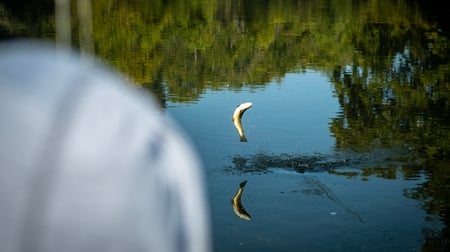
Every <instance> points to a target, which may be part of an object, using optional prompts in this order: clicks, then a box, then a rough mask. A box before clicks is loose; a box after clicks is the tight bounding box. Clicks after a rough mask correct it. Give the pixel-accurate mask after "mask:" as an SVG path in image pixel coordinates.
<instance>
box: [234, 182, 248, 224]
mask: <svg viewBox="0 0 450 252" xmlns="http://www.w3.org/2000/svg"><path fill="white" fill-rule="evenodd" d="M246 184H247V180H245V181H243V182H242V183H241V184H239V189H238V191H237V192H236V194H235V195H234V197H233V200H232V201H231V204H233V211H234V213H235V214H236V215H237V216H239V217H240V218H242V219H245V220H251V219H252V217H251V216H250V214H248V213H247V211H245V209H244V207H243V206H242V204H241V195H242V192H243V191H244V187H245V185H246Z"/></svg>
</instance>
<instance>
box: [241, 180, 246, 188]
mask: <svg viewBox="0 0 450 252" xmlns="http://www.w3.org/2000/svg"><path fill="white" fill-rule="evenodd" d="M246 184H247V180H244V181H242V182H241V183H240V184H239V187H240V188H244V186H245V185H246Z"/></svg>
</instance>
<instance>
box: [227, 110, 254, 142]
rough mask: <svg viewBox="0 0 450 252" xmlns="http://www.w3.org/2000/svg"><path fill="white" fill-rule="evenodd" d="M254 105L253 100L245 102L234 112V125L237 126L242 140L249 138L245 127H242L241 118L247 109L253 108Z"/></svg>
mask: <svg viewBox="0 0 450 252" xmlns="http://www.w3.org/2000/svg"><path fill="white" fill-rule="evenodd" d="M252 106H253V103H251V102H245V103H242V104H240V105H238V106H237V107H236V109H235V110H234V113H233V117H232V118H231V121H233V122H234V126H235V127H236V129H237V131H238V133H239V137H240V140H241V142H247V138H246V137H245V135H244V129H243V128H242V123H241V118H242V115H243V114H244V112H245V111H247V109H249V108H251V107H252Z"/></svg>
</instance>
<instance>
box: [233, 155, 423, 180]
mask: <svg viewBox="0 0 450 252" xmlns="http://www.w3.org/2000/svg"><path fill="white" fill-rule="evenodd" d="M231 163H232V165H230V166H228V167H226V169H225V170H226V171H228V172H230V173H270V172H272V171H273V170H274V169H282V170H286V171H291V172H296V173H304V172H321V171H326V172H328V173H330V174H334V175H340V176H345V177H348V178H354V177H357V176H361V177H362V180H365V179H367V177H369V176H376V177H381V178H385V179H398V174H397V170H398V169H399V167H400V169H402V172H401V173H402V178H403V179H417V178H419V177H420V171H421V170H422V167H421V165H420V160H419V159H418V158H417V157H415V156H413V155H412V154H411V153H410V152H409V151H408V149H407V148H396V149H378V150H372V151H371V152H366V153H355V152H338V153H335V154H328V155H326V154H320V153H314V154H268V153H256V154H253V155H239V154H237V155H234V156H232V157H231Z"/></svg>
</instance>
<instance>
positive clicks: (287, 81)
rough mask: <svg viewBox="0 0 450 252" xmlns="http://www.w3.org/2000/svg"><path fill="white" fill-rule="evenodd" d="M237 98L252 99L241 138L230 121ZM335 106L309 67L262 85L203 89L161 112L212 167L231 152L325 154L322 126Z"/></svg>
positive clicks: (326, 136) (328, 142)
mask: <svg viewBox="0 0 450 252" xmlns="http://www.w3.org/2000/svg"><path fill="white" fill-rule="evenodd" d="M243 102H252V103H253V106H252V107H251V108H250V109H249V110H247V111H246V112H245V113H244V115H243V117H242V125H243V128H244V132H245V135H246V137H247V139H248V142H244V143H243V142H240V141H239V135H238V133H237V131H236V129H235V127H234V125H233V123H232V121H231V118H232V115H233V111H234V109H235V108H236V106H237V105H239V104H241V103H243ZM338 110H339V106H338V103H337V100H336V99H335V98H334V97H333V89H332V85H331V84H330V83H329V82H328V79H327V77H326V76H324V75H322V74H321V73H318V72H312V71H310V72H306V73H291V74H288V75H286V77H285V78H284V79H283V80H282V82H272V83H270V84H268V85H267V86H265V87H264V88H258V89H251V88H246V87H243V88H242V89H241V90H236V91H230V90H219V91H209V92H208V93H206V94H204V95H203V96H202V97H201V99H200V100H199V101H198V102H197V103H195V104H174V103H169V104H168V109H167V112H168V113H169V114H170V115H172V116H173V117H175V119H176V120H177V121H178V122H179V123H180V124H181V126H182V127H183V128H184V129H185V130H186V131H187V132H188V134H189V136H190V137H191V138H192V140H193V142H194V143H195V146H196V148H198V151H199V153H200V155H201V156H202V158H203V160H204V161H205V163H206V165H207V166H208V167H209V168H217V167H220V166H222V165H223V160H224V159H226V158H227V157H228V156H229V155H235V154H253V153H255V152H268V153H314V152H319V153H328V152H330V151H331V150H332V149H333V146H334V138H333V137H332V136H331V135H330V132H329V129H328V126H329V122H330V119H331V118H332V117H333V116H334V115H335V114H336V113H337V112H338ZM209 168H208V169H209Z"/></svg>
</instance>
